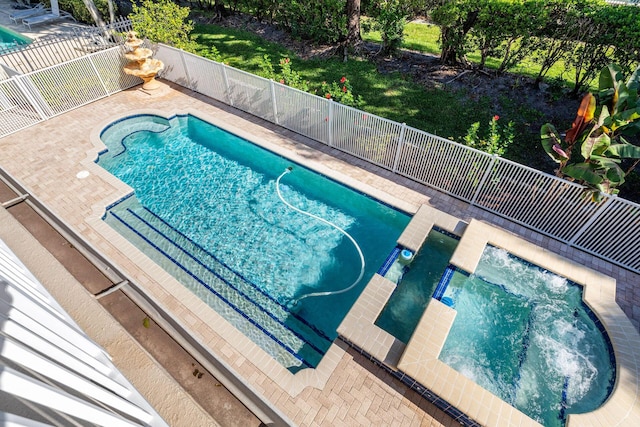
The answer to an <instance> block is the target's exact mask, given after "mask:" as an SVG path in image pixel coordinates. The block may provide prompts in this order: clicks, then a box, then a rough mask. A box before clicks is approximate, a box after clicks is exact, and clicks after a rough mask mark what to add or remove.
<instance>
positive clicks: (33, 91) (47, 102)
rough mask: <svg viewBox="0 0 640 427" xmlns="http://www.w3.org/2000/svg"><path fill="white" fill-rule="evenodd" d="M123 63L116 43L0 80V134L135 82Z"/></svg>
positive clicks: (7, 133) (75, 106)
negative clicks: (125, 71) (84, 54)
mask: <svg viewBox="0 0 640 427" xmlns="http://www.w3.org/2000/svg"><path fill="white" fill-rule="evenodd" d="M125 64H126V60H125V59H124V57H123V55H122V47H120V46H116V47H112V48H110V49H107V50H103V51H100V52H95V53H92V54H90V55H87V56H83V57H81V58H76V59H73V60H71V61H68V62H64V63H62V64H58V65H54V66H51V67H48V68H44V69H42V70H38V71H34V72H31V73H28V74H16V75H14V76H13V77H11V78H9V79H7V80H3V81H0V137H3V136H6V135H9V134H11V133H13V132H16V131H18V130H20V129H24V128H26V127H29V126H32V125H34V124H36V123H38V122H40V121H42V120H46V119H48V118H51V117H53V116H56V115H58V114H62V113H64V112H67V111H69V110H72V109H74V108H78V107H81V106H83V105H85V104H88V103H90V102H93V101H95V100H98V99H100V98H104V97H106V96H109V95H111V94H113V93H115V92H118V91H121V90H124V89H128V88H130V87H133V86H135V85H137V84H139V83H140V79H138V78H137V77H134V76H129V75H127V74H124V72H123V71H122V67H123V66H124V65H125Z"/></svg>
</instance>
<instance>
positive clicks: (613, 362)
mask: <svg viewBox="0 0 640 427" xmlns="http://www.w3.org/2000/svg"><path fill="white" fill-rule="evenodd" d="M487 246H491V247H496V246H493V245H487ZM507 253H508V254H509V256H510V257H512V258H515V259H517V260H518V261H520V262H522V263H523V264H525V265H526V266H528V267H531V268H536V269H538V270H540V271H548V270H545V269H544V268H542V267H540V266H539V265H537V264H533V263H532V262H529V261H527V260H525V259H522V258H520V257H518V256H516V255H513V254H512V253H510V252H509V251H507ZM554 274H555V273H554ZM467 275H468V273H467ZM558 276H562V275H561V274H558ZM482 280H484V281H486V282H487V283H491V282H489V281H487V280H486V279H484V278H482ZM565 280H566V281H567V283H569V285H572V286H580V287H581V288H583V289H584V287H583V286H581V285H580V284H578V283H576V282H574V281H572V280H569V279H567V278H566V277H565ZM492 284H493V283H492ZM496 286H501V285H496ZM501 287H502V286H501ZM502 288H503V289H504V287H502ZM583 292H584V290H583ZM580 304H581V305H582V308H583V309H584V311H585V312H586V313H587V315H588V316H589V318H590V319H591V320H592V321H593V323H594V324H595V325H596V327H597V328H598V330H599V331H600V333H601V334H602V337H603V338H604V341H605V343H606V345H607V348H608V350H609V362H610V364H611V369H612V370H613V375H612V378H611V381H610V382H609V385H608V387H607V395H610V394H611V392H612V391H613V387H614V385H615V378H616V369H617V365H616V356H615V353H614V351H613V344H611V338H609V334H608V333H607V330H606V328H605V327H604V325H603V324H602V322H601V321H600V319H599V318H598V316H597V315H596V314H595V313H594V312H593V310H591V308H590V307H589V306H588V305H587V304H585V302H584V300H581V301H580Z"/></svg>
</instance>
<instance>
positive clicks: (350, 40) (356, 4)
mask: <svg viewBox="0 0 640 427" xmlns="http://www.w3.org/2000/svg"><path fill="white" fill-rule="evenodd" d="M361 40H362V37H361V36H360V0H347V40H346V44H347V45H348V46H353V45H355V44H357V43H359V42H360V41H361Z"/></svg>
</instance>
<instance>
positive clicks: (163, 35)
mask: <svg viewBox="0 0 640 427" xmlns="http://www.w3.org/2000/svg"><path fill="white" fill-rule="evenodd" d="M189 12H190V11H189V8H188V7H181V6H178V5H177V4H175V3H173V2H172V1H171V0H159V1H158V2H157V3H154V2H153V1H152V0H142V4H141V5H140V6H138V5H136V4H134V5H133V12H132V13H131V14H130V15H129V19H131V24H132V26H133V29H134V30H135V31H136V32H137V33H138V34H139V35H140V37H144V38H147V39H149V40H150V41H152V42H154V43H165V44H168V45H172V46H174V47H177V48H179V49H183V50H186V51H190V52H193V51H194V50H195V43H194V42H193V41H192V40H191V38H190V36H189V33H191V31H192V30H193V23H192V22H191V21H187V17H188V16H189Z"/></svg>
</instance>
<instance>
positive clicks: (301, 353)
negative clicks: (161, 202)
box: [110, 207, 330, 367]
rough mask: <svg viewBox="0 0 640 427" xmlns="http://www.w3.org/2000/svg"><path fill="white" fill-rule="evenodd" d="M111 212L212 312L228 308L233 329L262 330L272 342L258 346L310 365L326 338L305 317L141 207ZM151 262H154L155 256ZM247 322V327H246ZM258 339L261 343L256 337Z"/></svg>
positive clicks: (317, 359) (316, 359)
mask: <svg viewBox="0 0 640 427" xmlns="http://www.w3.org/2000/svg"><path fill="white" fill-rule="evenodd" d="M110 215H111V216H112V217H113V218H114V219H115V220H116V221H117V222H118V223H120V224H121V225H122V226H124V227H125V228H126V229H128V231H129V232H130V233H132V234H134V235H135V236H137V238H136V241H137V242H138V244H144V245H146V246H147V247H149V246H150V247H153V248H154V249H155V252H156V253H157V255H159V256H160V257H161V258H162V259H163V261H161V262H164V263H166V261H167V260H168V261H170V262H171V264H173V265H174V267H177V268H178V269H179V270H180V271H179V276H182V277H181V281H183V282H190V283H191V284H192V285H195V286H192V287H191V289H192V291H193V292H194V293H196V294H197V295H198V296H199V297H200V298H201V299H203V300H204V301H205V302H207V303H208V304H209V305H210V306H212V307H213V308H214V309H216V310H217V311H221V310H222V311H224V312H225V315H226V314H228V313H229V309H231V310H233V313H232V314H234V316H232V317H234V318H235V322H234V323H235V324H236V327H239V328H240V329H242V330H243V332H244V333H245V334H247V335H249V336H252V335H254V334H256V333H262V334H263V335H265V336H266V337H268V338H269V340H270V341H271V342H272V343H273V344H276V345H277V347H279V349H274V348H273V344H271V345H265V346H266V347H268V348H264V347H265V346H263V348H264V349H265V350H266V351H268V352H270V353H271V354H272V355H273V356H274V357H276V358H278V357H277V355H276V354H273V353H274V352H275V353H279V354H280V358H283V359H286V360H289V362H288V363H292V362H294V361H293V360H291V358H292V357H293V358H295V359H296V361H295V362H296V363H299V364H301V365H303V366H304V367H313V366H315V365H316V364H317V363H318V362H319V361H320V359H321V358H322V355H323V354H324V351H326V349H327V348H328V346H329V345H330V340H329V339H328V338H327V337H326V336H324V335H323V334H322V333H321V332H320V331H318V330H316V329H315V328H313V326H311V325H308V324H307V323H306V322H305V321H304V319H301V318H299V317H297V316H295V315H294V314H292V313H289V312H288V311H287V309H286V307H285V306H284V305H282V304H280V303H279V302H278V301H276V300H275V299H273V298H272V297H270V296H269V295H267V294H265V293H264V292H262V291H261V290H260V289H259V288H258V287H257V286H255V285H254V284H252V283H251V282H249V281H248V280H247V279H246V278H244V277H243V276H242V275H240V274H239V273H237V272H235V271H233V270H232V269H230V268H229V267H227V266H226V265H225V264H224V263H223V262H221V261H220V260H218V259H217V258H216V257H215V256H214V255H213V254H210V253H208V252H207V251H206V250H204V249H203V248H202V247H200V246H199V245H197V244H196V243H194V242H193V241H191V240H190V239H188V238H187V237H186V236H184V235H182V234H181V233H179V232H178V231H176V230H175V229H173V227H171V226H170V225H169V224H167V223H165V222H164V221H163V220H161V219H160V218H158V217H157V216H156V215H155V214H153V213H152V212H150V211H148V210H146V209H144V208H142V207H138V208H127V209H122V210H121V209H117V210H115V211H111V212H110ZM156 262H159V261H158V259H156ZM249 325H251V326H252V327H249V328H248V329H251V330H247V327H248V326H249ZM257 342H262V341H261V340H257ZM283 351H284V352H286V353H287V354H284V355H283V354H282V352H283Z"/></svg>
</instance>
